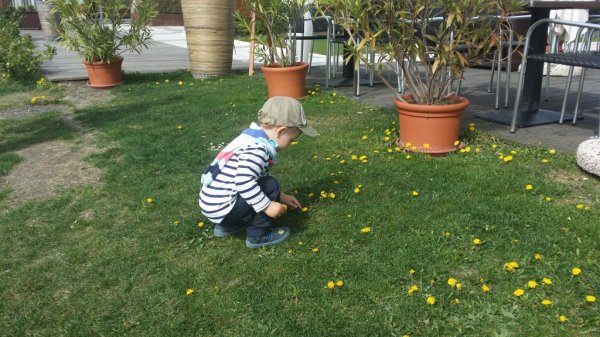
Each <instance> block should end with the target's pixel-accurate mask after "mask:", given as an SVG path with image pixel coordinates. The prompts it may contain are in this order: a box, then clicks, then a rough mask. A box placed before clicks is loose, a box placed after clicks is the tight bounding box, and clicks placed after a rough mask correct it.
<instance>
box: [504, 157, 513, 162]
mask: <svg viewBox="0 0 600 337" xmlns="http://www.w3.org/2000/svg"><path fill="white" fill-rule="evenodd" d="M502 160H503V161H504V162H509V161H512V160H513V156H506V157H503V158H502Z"/></svg>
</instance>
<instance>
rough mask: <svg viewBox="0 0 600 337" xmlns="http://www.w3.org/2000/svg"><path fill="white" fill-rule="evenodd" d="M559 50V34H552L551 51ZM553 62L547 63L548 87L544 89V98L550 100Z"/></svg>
mask: <svg viewBox="0 0 600 337" xmlns="http://www.w3.org/2000/svg"><path fill="white" fill-rule="evenodd" d="M557 51H558V36H557V35H556V34H551V39H550V52H551V53H555V52H557ZM550 65H551V63H546V88H545V89H544V100H545V101H546V102H547V101H548V92H549V90H550V71H551V69H550V68H551V67H550Z"/></svg>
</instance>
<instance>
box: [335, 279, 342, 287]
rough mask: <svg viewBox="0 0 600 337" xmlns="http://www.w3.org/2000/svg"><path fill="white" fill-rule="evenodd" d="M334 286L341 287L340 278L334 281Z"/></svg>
mask: <svg viewBox="0 0 600 337" xmlns="http://www.w3.org/2000/svg"><path fill="white" fill-rule="evenodd" d="M335 286H336V287H343V286H344V281H342V280H337V281H335Z"/></svg>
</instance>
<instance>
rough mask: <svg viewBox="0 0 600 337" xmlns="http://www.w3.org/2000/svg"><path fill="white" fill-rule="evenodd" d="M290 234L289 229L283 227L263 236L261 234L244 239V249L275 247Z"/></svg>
mask: <svg viewBox="0 0 600 337" xmlns="http://www.w3.org/2000/svg"><path fill="white" fill-rule="evenodd" d="M290 233H291V231H290V229H289V228H287V227H285V226H281V227H277V228H273V229H271V230H269V231H268V232H266V233H265V234H263V235H262V236H248V237H246V247H248V248H259V247H264V246H271V245H276V244H278V243H281V242H283V240H285V239H287V237H288V236H290Z"/></svg>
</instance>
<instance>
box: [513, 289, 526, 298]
mask: <svg viewBox="0 0 600 337" xmlns="http://www.w3.org/2000/svg"><path fill="white" fill-rule="evenodd" d="M513 294H515V296H517V297H521V296H523V295H525V290H523V289H521V288H519V289H517V290H515V291H514V292H513Z"/></svg>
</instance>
